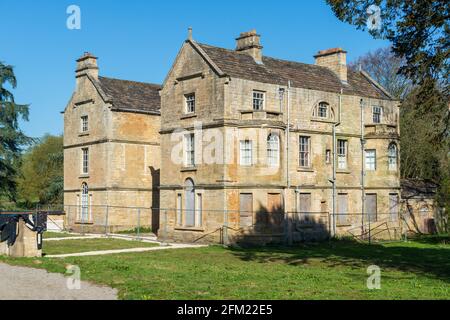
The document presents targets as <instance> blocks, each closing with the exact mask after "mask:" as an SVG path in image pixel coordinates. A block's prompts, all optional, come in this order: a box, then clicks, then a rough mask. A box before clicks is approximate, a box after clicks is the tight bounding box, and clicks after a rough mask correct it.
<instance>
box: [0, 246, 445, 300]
mask: <svg viewBox="0 0 450 320" xmlns="http://www.w3.org/2000/svg"><path fill="white" fill-rule="evenodd" d="M77 243H78V244H79V245H82V242H77ZM447 243H448V242H447ZM0 261H2V262H7V263H10V264H15V265H28V266H33V267H38V268H45V269H47V270H48V271H50V272H61V273H63V272H64V271H65V265H67V264H75V265H78V266H79V267H80V268H81V276H82V279H83V280H90V281H93V282H96V283H100V284H105V285H108V286H111V287H114V288H117V289H118V290H119V297H120V298H122V299H450V245H448V244H446V243H445V241H444V242H440V241H438V242H437V243H433V241H428V240H426V239H425V240H419V241H416V242H409V243H391V244H374V245H367V244H359V243H354V242H349V241H335V242H329V243H322V244H316V245H304V246H299V247H295V248H283V247H266V248H254V249H226V248H222V247H219V246H213V247H208V248H200V249H179V250H163V251H154V252H146V253H136V254H134V253H133V254H118V255H111V256H95V257H78V258H67V259H50V258H41V259H23V258H22V259H10V258H8V259H7V258H0ZM374 264H375V265H378V266H379V267H380V268H381V290H374V291H371V290H368V289H367V287H366V281H367V277H368V275H367V267H368V266H370V265H374Z"/></svg>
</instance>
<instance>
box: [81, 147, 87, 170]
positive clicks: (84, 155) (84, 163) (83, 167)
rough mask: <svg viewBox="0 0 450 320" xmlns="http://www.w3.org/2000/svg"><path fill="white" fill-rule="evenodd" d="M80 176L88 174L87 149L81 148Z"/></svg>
mask: <svg viewBox="0 0 450 320" xmlns="http://www.w3.org/2000/svg"><path fill="white" fill-rule="evenodd" d="M81 174H82V175H87V174H89V148H81Z"/></svg>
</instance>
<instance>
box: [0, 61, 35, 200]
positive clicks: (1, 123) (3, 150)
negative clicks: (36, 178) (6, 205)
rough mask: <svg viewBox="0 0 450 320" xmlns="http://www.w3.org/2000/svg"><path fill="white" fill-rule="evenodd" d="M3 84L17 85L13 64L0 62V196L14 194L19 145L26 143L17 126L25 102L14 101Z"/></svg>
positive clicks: (25, 108) (25, 111) (11, 197)
mask: <svg viewBox="0 0 450 320" xmlns="http://www.w3.org/2000/svg"><path fill="white" fill-rule="evenodd" d="M7 86H9V87H11V88H12V89H15V88H16V86H17V81H16V77H15V75H14V71H13V67H12V66H10V65H5V64H3V63H1V62H0V199H2V198H4V197H6V198H8V199H9V200H12V201H13V200H15V198H16V189H17V184H16V174H17V168H18V166H19V164H20V154H21V151H22V148H23V146H25V145H27V144H29V143H30V141H31V139H30V138H28V137H27V136H26V135H25V134H24V133H23V132H22V131H21V130H20V128H19V119H21V118H22V119H23V120H25V121H28V105H21V104H17V103H15V101H14V96H13V94H12V93H11V92H10V91H9V90H8V89H7Z"/></svg>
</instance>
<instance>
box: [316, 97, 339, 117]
mask: <svg viewBox="0 0 450 320" xmlns="http://www.w3.org/2000/svg"><path fill="white" fill-rule="evenodd" d="M313 118H320V119H326V120H333V119H334V110H333V108H331V106H330V104H329V103H327V102H324V101H322V102H319V103H318V104H317V105H316V106H315V107H314V110H313Z"/></svg>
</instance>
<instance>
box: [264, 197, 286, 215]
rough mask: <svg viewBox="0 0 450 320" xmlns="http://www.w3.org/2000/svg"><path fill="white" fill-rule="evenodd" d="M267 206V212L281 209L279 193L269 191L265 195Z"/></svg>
mask: <svg viewBox="0 0 450 320" xmlns="http://www.w3.org/2000/svg"><path fill="white" fill-rule="evenodd" d="M267 208H268V210H269V212H280V211H283V203H282V200H281V194H279V193H269V194H268V195H267Z"/></svg>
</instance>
